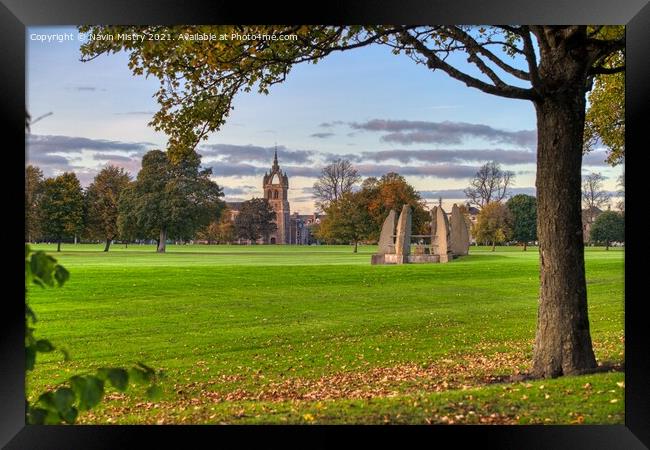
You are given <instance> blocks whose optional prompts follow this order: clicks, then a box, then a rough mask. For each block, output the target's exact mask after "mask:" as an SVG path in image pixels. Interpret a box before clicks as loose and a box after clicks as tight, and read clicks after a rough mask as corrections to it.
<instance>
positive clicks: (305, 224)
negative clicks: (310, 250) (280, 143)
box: [226, 150, 323, 245]
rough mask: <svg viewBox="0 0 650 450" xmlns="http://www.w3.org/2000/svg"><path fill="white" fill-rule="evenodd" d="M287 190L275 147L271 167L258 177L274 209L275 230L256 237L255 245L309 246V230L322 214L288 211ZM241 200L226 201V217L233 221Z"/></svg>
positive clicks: (289, 209) (286, 183)
mask: <svg viewBox="0 0 650 450" xmlns="http://www.w3.org/2000/svg"><path fill="white" fill-rule="evenodd" d="M288 190H289V177H288V176H287V174H286V173H285V172H284V171H283V170H282V169H280V165H279V163H278V152H277V150H276V151H275V154H274V157H273V165H272V166H271V170H270V172H267V173H265V174H264V177H263V179H262V193H263V196H264V198H265V199H266V200H267V201H268V202H269V204H270V205H271V207H272V208H273V210H274V211H275V215H276V219H275V224H276V226H277V230H276V231H275V232H274V233H272V234H271V235H269V239H268V241H264V240H262V239H260V240H259V241H258V244H294V245H310V244H313V243H316V242H317V241H316V240H315V239H314V236H313V233H312V231H311V230H312V228H313V227H314V226H315V225H318V224H319V223H320V220H321V219H322V218H323V216H322V215H319V214H318V213H314V214H307V215H301V214H298V213H297V212H295V213H293V214H291V206H290V204H289V198H288ZM242 203H243V202H226V206H227V208H228V211H229V214H230V220H232V221H234V220H235V217H237V215H238V214H239V211H240V209H241V205H242ZM237 243H239V244H244V243H245V242H242V241H241V240H238V241H237Z"/></svg>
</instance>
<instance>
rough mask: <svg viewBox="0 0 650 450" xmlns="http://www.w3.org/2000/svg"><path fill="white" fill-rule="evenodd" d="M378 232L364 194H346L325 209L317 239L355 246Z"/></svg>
mask: <svg viewBox="0 0 650 450" xmlns="http://www.w3.org/2000/svg"><path fill="white" fill-rule="evenodd" d="M375 230H376V223H375V221H374V219H373V217H372V216H371V215H370V213H369V210H368V208H367V205H366V198H365V197H364V195H363V193H362V192H346V193H344V194H343V195H341V196H340V197H339V198H338V199H337V200H335V201H332V202H330V204H329V206H328V207H327V208H325V218H324V219H323V220H322V221H321V223H320V226H319V228H318V234H317V237H318V238H319V239H322V240H323V241H325V242H333V243H344V244H350V243H351V244H354V250H353V251H354V253H356V252H357V246H358V244H359V241H362V240H364V239H367V238H368V236H369V235H371V234H372V233H373V231H375Z"/></svg>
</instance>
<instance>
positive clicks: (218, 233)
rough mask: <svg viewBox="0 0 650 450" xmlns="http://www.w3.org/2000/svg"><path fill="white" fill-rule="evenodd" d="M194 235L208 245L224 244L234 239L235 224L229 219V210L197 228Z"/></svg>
mask: <svg viewBox="0 0 650 450" xmlns="http://www.w3.org/2000/svg"><path fill="white" fill-rule="evenodd" d="M196 237H197V238H198V239H202V240H205V241H207V243H208V245H210V244H212V243H216V244H225V243H230V242H232V241H233V240H235V224H234V222H233V221H232V220H231V219H230V213H229V211H227V210H226V211H224V212H223V213H222V214H221V218H220V219H219V220H213V221H212V222H210V223H209V224H208V226H206V227H205V228H202V229H201V230H199V231H198V232H197V234H196Z"/></svg>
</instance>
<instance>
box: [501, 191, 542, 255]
mask: <svg viewBox="0 0 650 450" xmlns="http://www.w3.org/2000/svg"><path fill="white" fill-rule="evenodd" d="M506 206H507V207H508V209H509V210H510V214H511V216H512V239H514V240H515V241H517V242H521V243H523V244H524V251H526V246H527V244H528V242H529V241H536V240H537V200H536V199H535V197H533V196H531V195H526V194H518V195H515V196H513V197H511V198H509V199H508V201H507V202H506Z"/></svg>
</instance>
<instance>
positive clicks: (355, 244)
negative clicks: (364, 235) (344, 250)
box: [353, 241, 358, 253]
mask: <svg viewBox="0 0 650 450" xmlns="http://www.w3.org/2000/svg"><path fill="white" fill-rule="evenodd" d="M357 245H358V242H357V241H354V252H353V253H356V252H357Z"/></svg>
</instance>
